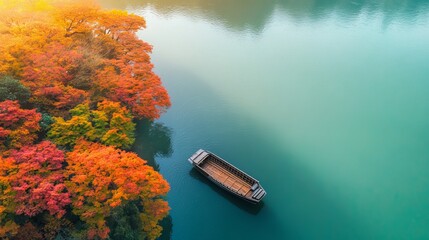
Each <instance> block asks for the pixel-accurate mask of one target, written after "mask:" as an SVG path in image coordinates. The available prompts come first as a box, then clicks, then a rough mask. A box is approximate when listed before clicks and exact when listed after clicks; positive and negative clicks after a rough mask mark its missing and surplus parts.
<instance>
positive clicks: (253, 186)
mask: <svg viewBox="0 0 429 240" xmlns="http://www.w3.org/2000/svg"><path fill="white" fill-rule="evenodd" d="M188 161H189V162H190V163H191V164H192V165H194V167H195V168H196V169H197V170H198V171H200V172H201V173H203V175H204V176H206V177H208V178H209V179H210V180H211V181H213V182H214V183H215V184H217V185H218V186H220V187H222V188H223V189H225V190H227V191H229V192H230V193H232V194H234V195H236V196H238V197H240V198H242V199H244V200H247V201H249V202H251V203H258V202H260V201H261V200H262V198H263V197H264V196H265V195H266V194H267V193H266V192H265V190H264V188H262V186H261V184H260V183H259V181H258V180H256V179H254V178H253V177H251V176H249V175H248V174H247V173H245V172H243V171H241V170H240V169H238V168H236V167H235V166H233V165H232V164H230V163H228V162H227V161H225V160H224V159H222V158H220V157H218V156H216V155H215V154H213V153H211V152H208V151H205V150H203V149H200V150H198V151H197V152H195V153H194V154H193V155H192V156H191V157H190V158H189V159H188Z"/></svg>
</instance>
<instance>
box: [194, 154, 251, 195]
mask: <svg viewBox="0 0 429 240" xmlns="http://www.w3.org/2000/svg"><path fill="white" fill-rule="evenodd" d="M200 167H201V168H202V169H204V170H205V171H206V172H207V173H208V174H209V175H210V176H211V177H212V178H214V179H215V180H216V181H218V182H219V183H221V184H223V185H224V186H225V187H227V188H229V189H230V190H231V191H233V192H236V193H238V194H239V195H241V196H246V194H248V193H249V192H250V190H251V188H252V185H251V184H250V183H249V182H246V181H245V180H243V179H242V178H240V177H239V176H237V175H236V174H234V173H232V172H231V171H230V170H228V168H227V167H225V166H223V165H222V164H221V163H219V162H216V161H215V160H214V159H208V160H206V161H204V162H203V164H201V165H200Z"/></svg>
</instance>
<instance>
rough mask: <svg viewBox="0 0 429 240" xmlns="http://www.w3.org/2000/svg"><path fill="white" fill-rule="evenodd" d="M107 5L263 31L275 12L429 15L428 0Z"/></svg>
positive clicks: (106, 0)
mask: <svg viewBox="0 0 429 240" xmlns="http://www.w3.org/2000/svg"><path fill="white" fill-rule="evenodd" d="M101 2H102V4H103V5H104V6H106V7H115V8H122V9H127V8H132V9H138V8H145V7H148V6H150V7H153V8H154V9H155V10H156V11H157V12H159V13H161V14H164V15H168V14H170V13H174V12H181V13H186V14H187V15H192V16H195V17H198V18H202V19H206V20H209V21H212V22H215V23H221V24H222V25H223V26H225V27H226V28H229V29H231V30H238V31H242V30H250V31H252V32H256V33H258V32H261V31H262V30H263V29H264V27H265V25H266V24H267V23H269V21H270V18H271V16H272V15H273V14H274V13H275V12H279V13H281V14H282V15H286V16H288V17H291V18H292V19H293V20H294V21H295V22H302V21H308V20H315V21H317V20H320V19H325V18H327V17H329V16H332V15H335V16H338V17H341V18H342V20H353V19H354V18H356V17H357V16H359V15H361V14H365V15H368V16H381V17H382V18H383V19H384V22H385V24H387V25H388V24H389V23H390V22H395V21H396V20H398V21H401V22H410V23H413V22H414V21H415V20H416V19H417V18H418V17H420V16H425V17H427V16H428V9H429V1H427V0H397V1H391V0H379V1H372V0H352V1H351V0H301V1H296V0H264V1H260V0H235V1H231V0H218V1H212V0H124V1H116V0H101Z"/></svg>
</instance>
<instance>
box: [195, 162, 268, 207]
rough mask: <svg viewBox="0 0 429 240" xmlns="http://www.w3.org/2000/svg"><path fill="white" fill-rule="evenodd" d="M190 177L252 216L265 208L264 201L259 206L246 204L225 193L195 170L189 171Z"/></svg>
mask: <svg viewBox="0 0 429 240" xmlns="http://www.w3.org/2000/svg"><path fill="white" fill-rule="evenodd" d="M189 175H190V176H191V177H192V178H194V179H197V180H199V181H201V182H202V183H204V184H206V185H208V186H209V187H210V188H212V190H213V191H215V192H216V193H218V194H219V195H221V196H222V197H224V198H225V199H227V200H228V201H230V202H231V203H232V204H234V205H235V206H237V207H238V208H240V209H242V210H244V211H246V212H248V213H250V214H252V215H257V214H258V213H259V212H260V211H261V209H262V208H264V205H265V203H264V201H263V200H262V201H261V202H259V203H258V204H252V203H249V202H246V201H245V200H243V199H240V198H238V197H236V196H234V195H232V194H231V193H229V192H227V191H225V190H224V189H222V188H220V187H219V186H217V185H216V184H215V183H213V182H212V181H210V180H209V179H207V178H206V177H204V176H203V175H202V174H201V173H200V172H198V171H197V170H196V169H195V168H192V169H191V170H190V171H189Z"/></svg>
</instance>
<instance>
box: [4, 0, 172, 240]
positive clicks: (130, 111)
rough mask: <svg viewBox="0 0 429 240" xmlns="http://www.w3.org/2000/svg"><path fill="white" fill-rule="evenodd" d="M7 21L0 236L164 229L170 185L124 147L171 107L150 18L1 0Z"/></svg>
mask: <svg viewBox="0 0 429 240" xmlns="http://www.w3.org/2000/svg"><path fill="white" fill-rule="evenodd" d="M0 16H1V17H0V42H1V44H0V238H1V239H4V238H5V239H10V238H15V239H26V238H28V237H29V236H31V238H34V239H55V238H61V237H63V236H66V235H67V236H71V237H72V238H73V237H74V238H108V237H110V238H113V239H115V238H116V239H120V238H130V239H132V238H136V237H147V238H149V239H154V238H156V237H157V236H159V234H160V231H161V228H160V226H159V221H160V220H161V219H162V218H164V217H165V216H166V215H167V213H168V210H169V207H168V204H167V202H166V201H164V200H163V199H162V196H164V195H165V194H166V193H167V192H168V190H169V186H168V183H167V182H166V181H165V180H164V179H163V178H162V176H161V175H160V174H159V173H158V172H156V171H154V169H153V168H151V167H149V166H147V165H146V162H145V161H144V160H142V159H141V158H139V157H138V156H137V155H136V154H134V153H129V152H125V151H123V150H119V149H118V148H121V149H127V148H130V147H131V146H132V144H133V143H134V140H135V136H134V131H135V124H134V123H133V120H134V119H136V118H139V119H141V118H145V119H148V120H149V121H152V120H154V119H156V118H158V117H159V116H160V114H161V113H163V112H164V111H165V110H166V109H167V108H168V107H169V106H170V105H171V103H170V99H169V96H168V94H167V91H166V90H165V88H164V87H163V86H162V83H161V80H160V78H159V77H158V76H157V75H156V74H155V73H154V72H153V65H152V63H151V60H150V56H149V54H150V53H151V50H152V47H151V46H150V45H149V44H147V43H146V42H144V41H142V40H140V39H139V38H138V37H137V35H136V33H137V31H139V30H141V29H143V28H145V27H146V22H145V20H144V19H143V18H142V17H140V16H137V15H134V14H129V13H127V12H125V11H119V10H103V9H101V8H100V7H98V6H97V5H96V4H94V3H93V2H92V0H90V1H84V0H77V1H73V2H71V1H68V0H66V1H63V0H10V1H5V0H0ZM16 79H19V80H16ZM28 108H34V109H28ZM36 109H37V111H39V112H41V113H43V114H40V113H38V112H37V111H36ZM46 138H49V139H50V140H51V141H52V142H49V141H46V140H45V139H46ZM91 142H97V143H91ZM55 144H57V145H58V146H59V147H60V148H61V149H62V150H60V149H58V148H57V146H56V145H55ZM102 144H104V145H102ZM105 145H107V146H105ZM148 146H149V145H148ZM73 147H74V149H73ZM115 147H117V148H115ZM63 150H64V151H70V150H71V152H68V153H65V152H63ZM128 214H131V215H128ZM112 216H116V217H120V219H114V220H113V218H112ZM78 218H79V219H81V220H78V221H75V220H76V219H78ZM107 220H108V221H109V224H108V225H109V226H112V232H111V234H112V235H111V236H109V231H110V229H109V227H108V225H107V224H106V221H107ZM70 222H73V223H74V225H72V224H70ZM64 229H68V230H64ZM81 229H84V230H85V233H84V234H85V235H86V236H85V237H83V235H82V234H83V233H82V232H81V231H80V230H81ZM130 230H133V231H130Z"/></svg>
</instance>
